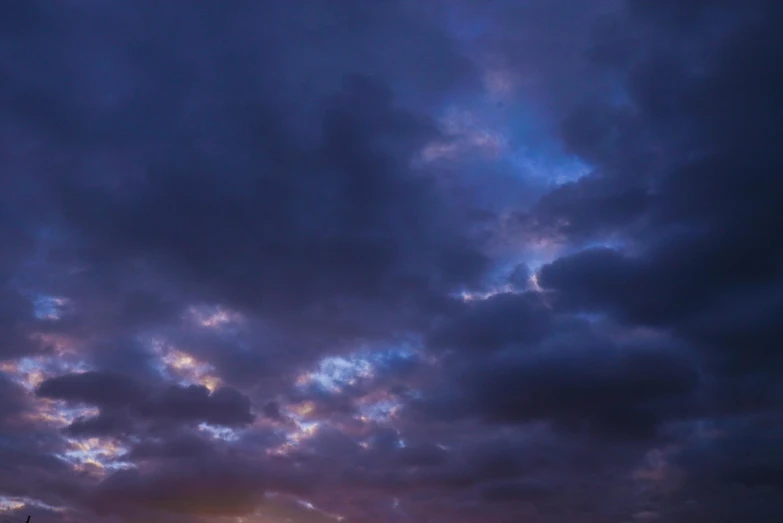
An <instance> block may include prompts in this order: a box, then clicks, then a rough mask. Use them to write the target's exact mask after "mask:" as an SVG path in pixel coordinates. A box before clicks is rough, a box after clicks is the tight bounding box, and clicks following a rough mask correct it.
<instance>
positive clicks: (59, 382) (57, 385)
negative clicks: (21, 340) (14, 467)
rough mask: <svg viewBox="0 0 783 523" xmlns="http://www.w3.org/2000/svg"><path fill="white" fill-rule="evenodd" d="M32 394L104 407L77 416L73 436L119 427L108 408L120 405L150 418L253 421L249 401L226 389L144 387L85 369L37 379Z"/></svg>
mask: <svg viewBox="0 0 783 523" xmlns="http://www.w3.org/2000/svg"><path fill="white" fill-rule="evenodd" d="M36 394H37V395H38V396H40V397H44V398H52V399H59V400H65V401H70V402H77V403H86V404H89V405H95V406H98V407H101V408H102V409H104V411H105V412H102V413H101V414H100V415H99V416H98V417H96V418H91V419H87V420H77V421H76V422H75V423H74V424H73V425H71V426H70V427H69V429H68V430H69V431H70V432H71V433H74V434H77V433H91V432H100V430H101V429H104V430H111V429H115V428H118V427H119V426H120V425H121V423H120V420H121V418H117V417H115V416H116V414H114V413H112V409H116V408H124V407H128V408H130V409H131V412H132V413H133V414H137V415H140V416H141V417H143V418H150V419H172V420H178V421H183V422H189V421H203V422H206V423H212V424H215V425H227V426H232V425H245V424H248V423H250V422H252V421H253V415H252V414H251V413H250V408H251V406H250V399H249V398H248V397H247V396H245V395H243V394H242V393H240V392H239V391H237V390H236V389H233V388H230V387H223V388H219V389H217V390H215V391H214V392H210V390H209V389H207V388H206V387H204V386H202V385H189V386H187V387H184V386H180V385H171V386H168V387H165V388H164V389H163V390H159V391H155V390H153V391H149V390H145V389H144V388H143V387H142V385H141V384H139V383H138V382H136V381H135V380H133V379H131V378H128V377H127V376H123V375H114V374H108V373H102V372H84V373H81V374H68V375H65V376H58V377H55V378H51V379H48V380H46V381H44V382H43V383H41V385H40V386H39V387H38V389H37V391H36Z"/></svg>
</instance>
